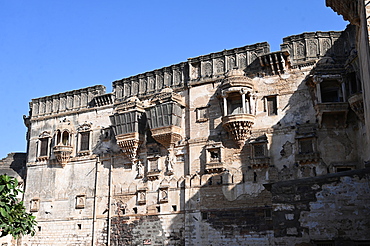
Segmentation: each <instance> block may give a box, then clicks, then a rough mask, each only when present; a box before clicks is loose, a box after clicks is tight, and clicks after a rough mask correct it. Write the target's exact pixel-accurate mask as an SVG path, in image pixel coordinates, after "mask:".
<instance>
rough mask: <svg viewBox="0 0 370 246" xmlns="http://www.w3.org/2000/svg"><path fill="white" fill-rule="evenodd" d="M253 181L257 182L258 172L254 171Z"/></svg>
mask: <svg viewBox="0 0 370 246" xmlns="http://www.w3.org/2000/svg"><path fill="white" fill-rule="evenodd" d="M253 181H254V182H257V173H256V172H253Z"/></svg>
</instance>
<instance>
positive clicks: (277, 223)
mask: <svg viewBox="0 0 370 246" xmlns="http://www.w3.org/2000/svg"><path fill="white" fill-rule="evenodd" d="M335 2H336V1H334V0H333V1H327V3H328V4H329V5H335ZM366 6H367V5H366ZM333 8H334V7H333ZM338 8H339V7H338ZM334 9H336V7H335V8H334ZM338 11H339V10H338ZM346 18H347V17H346ZM348 19H349V17H348ZM350 19H351V20H352V19H354V20H356V21H355V22H356V23H357V19H358V18H357V19H356V18H352V17H351V18H350ZM356 23H354V24H356ZM359 30H360V31H361V30H362V29H359V28H358V27H355V26H352V25H349V26H348V27H347V29H346V30H345V31H343V32H313V33H303V34H300V35H293V36H289V37H286V38H284V39H283V44H282V45H281V50H280V51H277V52H270V48H269V44H268V43H258V44H254V45H247V46H244V47H240V48H235V49H232V50H224V51H222V52H218V53H212V54H208V55H203V56H199V57H195V58H189V59H188V60H187V61H186V62H182V63H179V64H175V65H172V66H169V67H164V68H161V69H158V70H154V71H150V72H146V73H144V74H139V75H136V76H132V77H129V78H124V79H122V80H117V81H114V82H113V92H112V93H106V91H105V87H104V86H99V85H98V86H93V87H88V88H84V89H80V90H74V91H69V92H65V93H60V94H56V95H52V96H47V97H42V98H37V99H33V100H32V102H31V103H30V114H29V116H27V117H25V119H24V120H25V124H26V126H27V127H28V133H27V140H28V149H27V182H26V189H25V196H24V202H25V204H26V206H27V209H28V210H29V211H30V212H32V213H33V214H34V215H36V217H37V220H38V226H37V228H36V235H35V236H34V237H29V236H25V237H23V238H22V239H20V240H19V241H18V243H19V244H20V245H226V244H228V245H368V244H370V237H369V235H368V231H369V230H370V226H369V225H370V221H369V218H370V217H369V213H370V208H369V206H367V205H366V204H368V203H369V200H370V197H369V190H370V186H369V178H370V170H369V169H368V168H367V167H368V163H369V160H370V156H369V153H370V151H369V147H368V146H369V142H370V141H369V140H368V139H369V133H370V131H369V125H370V122H369V120H368V117H369V114H368V112H369V111H368V110H366V108H367V107H368V106H366V105H367V103H368V101H366V99H364V96H365V95H366V94H367V95H370V91H369V90H368V89H367V88H368V80H367V77H366V76H365V72H364V71H366V69H365V68H363V65H364V63H366V59H368V56H363V55H360V54H359V55H358V52H357V50H359V48H356V47H358V46H359V43H361V42H362V41H359V40H356V37H358V35H357V34H356V33H358V32H359ZM367 45H368V43H367ZM362 49H366V48H362ZM366 54H368V53H366ZM366 57H367V58H366ZM367 64H368V63H367ZM367 76H368V75H367ZM366 83H367V84H366ZM365 84H366V85H365Z"/></svg>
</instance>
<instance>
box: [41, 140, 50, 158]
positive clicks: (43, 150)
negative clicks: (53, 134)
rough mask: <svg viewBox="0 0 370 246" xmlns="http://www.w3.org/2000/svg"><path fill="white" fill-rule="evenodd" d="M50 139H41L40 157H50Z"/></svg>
mask: <svg viewBox="0 0 370 246" xmlns="http://www.w3.org/2000/svg"><path fill="white" fill-rule="evenodd" d="M48 147H49V138H41V139H40V156H47V155H48Z"/></svg>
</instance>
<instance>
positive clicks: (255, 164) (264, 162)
mask: <svg viewBox="0 0 370 246" xmlns="http://www.w3.org/2000/svg"><path fill="white" fill-rule="evenodd" d="M269 166H270V157H267V156H265V157H255V158H253V159H252V160H251V167H252V168H253V169H259V168H268V167H269Z"/></svg>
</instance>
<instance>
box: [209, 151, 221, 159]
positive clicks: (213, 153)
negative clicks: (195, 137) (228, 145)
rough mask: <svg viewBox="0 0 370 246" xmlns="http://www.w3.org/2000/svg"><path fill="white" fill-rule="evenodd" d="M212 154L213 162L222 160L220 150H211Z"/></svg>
mask: <svg viewBox="0 0 370 246" xmlns="http://www.w3.org/2000/svg"><path fill="white" fill-rule="evenodd" d="M209 153H210V155H211V160H210V161H211V162H218V161H220V153H219V151H218V150H210V151H209Z"/></svg>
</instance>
